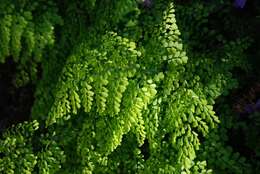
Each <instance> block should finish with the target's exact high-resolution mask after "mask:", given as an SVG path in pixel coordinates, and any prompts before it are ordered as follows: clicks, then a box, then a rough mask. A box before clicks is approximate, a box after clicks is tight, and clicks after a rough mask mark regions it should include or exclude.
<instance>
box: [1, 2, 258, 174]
mask: <svg viewBox="0 0 260 174" xmlns="http://www.w3.org/2000/svg"><path fill="white" fill-rule="evenodd" d="M144 3H146V2H143V1H141V0H140V1H138V0H136V1H135V0H116V1H115V0H99V1H96V0H83V1H79V0H60V1H59V0H58V1H54V0H47V1H46V0H37V1H33V0H9V1H6V0H0V61H1V62H5V61H6V60H7V59H13V61H15V62H16V63H17V64H18V66H19V71H18V72H17V79H16V84H17V86H22V85H24V84H26V83H28V82H29V81H30V82H32V83H35V84H36V86H37V88H36V92H35V102H34V105H33V108H32V113H31V120H30V121H28V122H25V123H20V124H18V125H16V126H13V127H12V128H9V129H8V130H7V131H5V132H4V133H3V135H2V138H1V140H0V173H4V174H23V173H24V174H30V173H40V174H56V173H58V174H77V173H79V174H81V173H82V174H91V173H148V174H150V173H160V174H163V173H165V174H166V173H168V174H172V173H173V174H175V173H176V174H210V173H225V174H228V173H230V174H231V173H238V174H239V173H255V172H257V171H254V168H253V167H252V166H251V164H250V163H249V162H248V161H246V160H245V158H244V157H243V156H241V155H240V154H239V153H237V152H234V151H233V150H232V148H230V147H228V146H226V145H225V141H226V138H225V135H226V131H227V130H226V126H225V125H224V123H222V122H225V120H223V119H222V118H221V117H219V115H217V114H216V113H215V111H214V108H213V106H214V104H215V101H216V99H217V98H218V97H219V96H221V95H228V93H229V92H230V90H231V89H233V88H235V87H237V85H238V83H237V80H236V79H235V77H233V76H232V73H231V71H232V69H233V68H235V67H239V68H241V69H243V70H245V71H249V69H250V66H249V65H248V63H247V61H246V55H245V50H246V49H247V48H248V47H249V45H250V43H251V39H250V38H248V37H246V36H243V35H241V36H240V37H233V38H232V37H228V34H227V33H224V32H223V31H222V30H218V29H216V28H214V26H212V25H211V22H210V20H211V15H212V14H214V13H216V11H218V10H219V7H226V9H228V8H229V6H231V3H229V2H223V1H221V0H218V1H216V2H212V3H209V2H204V1H194V2H192V4H189V5H188V6H187V5H182V4H177V2H176V1H173V0H153V1H151V5H150V6H146V5H144ZM230 8H231V7H230ZM225 13H227V12H226V11H222V12H221V14H219V16H221V15H225ZM228 20H229V18H227V19H223V23H228V22H229V21H228ZM39 69H40V70H41V77H40V78H39V77H38V75H37V71H39ZM222 114H226V115H228V114H230V113H228V112H227V113H224V112H223V113H222Z"/></svg>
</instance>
